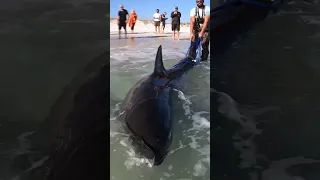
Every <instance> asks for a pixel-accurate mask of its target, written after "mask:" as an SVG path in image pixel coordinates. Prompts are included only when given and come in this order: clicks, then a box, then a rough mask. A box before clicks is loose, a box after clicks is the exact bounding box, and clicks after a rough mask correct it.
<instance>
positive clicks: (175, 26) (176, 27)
mask: <svg viewBox="0 0 320 180" xmlns="http://www.w3.org/2000/svg"><path fill="white" fill-rule="evenodd" d="M171 18H172V20H171V29H172V31H173V40H175V39H176V31H177V33H178V40H180V18H181V13H180V12H179V11H178V7H175V8H174V11H173V12H172V13H171Z"/></svg>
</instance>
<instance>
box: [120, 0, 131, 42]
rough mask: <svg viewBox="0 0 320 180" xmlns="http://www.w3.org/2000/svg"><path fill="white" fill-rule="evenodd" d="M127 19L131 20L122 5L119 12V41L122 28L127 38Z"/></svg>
mask: <svg viewBox="0 0 320 180" xmlns="http://www.w3.org/2000/svg"><path fill="white" fill-rule="evenodd" d="M127 19H129V13H128V11H127V10H126V9H124V8H123V5H120V10H119V12H118V25H119V39H120V38H121V28H122V27H123V29H124V32H125V37H126V38H127Z"/></svg>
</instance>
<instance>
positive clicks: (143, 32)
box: [110, 18, 190, 40]
mask: <svg viewBox="0 0 320 180" xmlns="http://www.w3.org/2000/svg"><path fill="white" fill-rule="evenodd" d="M160 29H161V33H158V34H156V33H155V27H154V25H153V21H151V20H137V22H136V24H135V27H134V32H133V33H132V31H131V29H130V27H129V26H128V25H127V37H128V38H172V36H173V31H172V30H171V23H166V26H165V30H164V32H162V26H160ZM189 31H190V26H189V24H188V23H181V26H180V40H186V39H189ZM118 33H119V29H118V23H117V20H116V19H115V18H110V38H112V39H114V38H118V37H119V35H118ZM121 38H125V36H124V30H123V29H121Z"/></svg>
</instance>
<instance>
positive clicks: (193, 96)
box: [110, 38, 210, 180]
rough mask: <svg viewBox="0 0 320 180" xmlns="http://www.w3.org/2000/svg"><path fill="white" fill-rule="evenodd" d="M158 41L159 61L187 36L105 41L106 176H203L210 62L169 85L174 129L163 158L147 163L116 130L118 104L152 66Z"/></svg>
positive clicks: (179, 53)
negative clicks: (180, 84)
mask: <svg viewBox="0 0 320 180" xmlns="http://www.w3.org/2000/svg"><path fill="white" fill-rule="evenodd" d="M159 45H162V53H163V59H164V63H165V67H167V68H170V67H172V66H173V65H174V64H176V63H177V62H178V61H179V60H180V59H182V58H184V57H185V53H186V51H187V49H188V47H189V45H190V44H189V41H172V40H171V39H170V38H164V39H154V38H148V39H142V38H141V39H127V40H115V41H112V42H111V49H110V56H111V61H110V64H111V65H110V81H111V86H110V93H111V96H110V98H111V99H110V107H111V112H110V113H111V119H110V120H111V132H110V135H111V139H110V143H111V144H110V145H111V147H110V158H111V160H110V166H111V167H110V172H111V174H110V176H111V179H119V180H122V179H134V180H135V179H163V180H164V179H168V180H169V179H172V180H173V179H174V180H177V179H185V180H186V179H209V177H210V171H209V168H210V166H209V163H210V159H209V156H210V152H209V151H210V146H209V142H210V122H209V119H210V112H209V111H210V102H209V99H210V98H209V96H210V92H209V91H210V89H209V87H210V84H209V82H210V79H209V78H210V76H209V72H210V68H209V66H210V65H209V63H208V62H204V63H202V64H200V65H199V66H196V67H195V68H194V69H192V70H190V71H189V73H187V75H186V77H185V80H184V85H185V86H184V88H183V90H181V91H179V90H177V91H175V93H174V96H175V97H174V99H175V101H174V102H175V103H174V105H173V113H174V119H173V123H174V134H173V143H172V146H171V152H170V153H169V155H168V156H167V158H166V159H165V161H164V163H163V164H161V165H160V166H158V167H153V168H150V167H149V166H148V165H147V164H145V163H143V159H138V158H136V156H135V155H134V152H133V150H132V147H130V145H129V144H128V142H127V136H126V135H125V134H121V129H119V122H118V121H117V116H118V115H119V113H120V112H119V107H120V106H121V103H122V101H123V99H124V97H125V95H126V93H127V92H128V91H129V89H130V88H131V87H133V85H134V84H135V83H136V82H137V81H138V80H140V79H141V78H143V77H145V76H147V75H149V74H150V73H151V72H152V71H153V68H154V60H155V54H156V51H157V48H158V46H159Z"/></svg>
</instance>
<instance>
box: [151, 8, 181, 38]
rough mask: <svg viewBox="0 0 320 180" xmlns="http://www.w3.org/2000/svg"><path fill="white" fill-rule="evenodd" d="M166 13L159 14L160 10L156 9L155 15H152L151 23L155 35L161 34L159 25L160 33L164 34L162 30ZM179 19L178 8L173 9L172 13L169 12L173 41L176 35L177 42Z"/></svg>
mask: <svg viewBox="0 0 320 180" xmlns="http://www.w3.org/2000/svg"><path fill="white" fill-rule="evenodd" d="M166 15H167V13H166V12H164V13H163V14H160V10H159V9H156V13H154V14H153V21H154V27H155V32H156V34H158V33H161V31H160V24H161V26H162V33H164V29H165V27H166V20H167V19H168V18H167V17H166ZM180 18H181V12H179V10H178V7H177V6H176V7H175V8H174V11H173V12H171V30H172V31H173V39H174V40H175V39H176V34H177V36H178V40H180Z"/></svg>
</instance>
